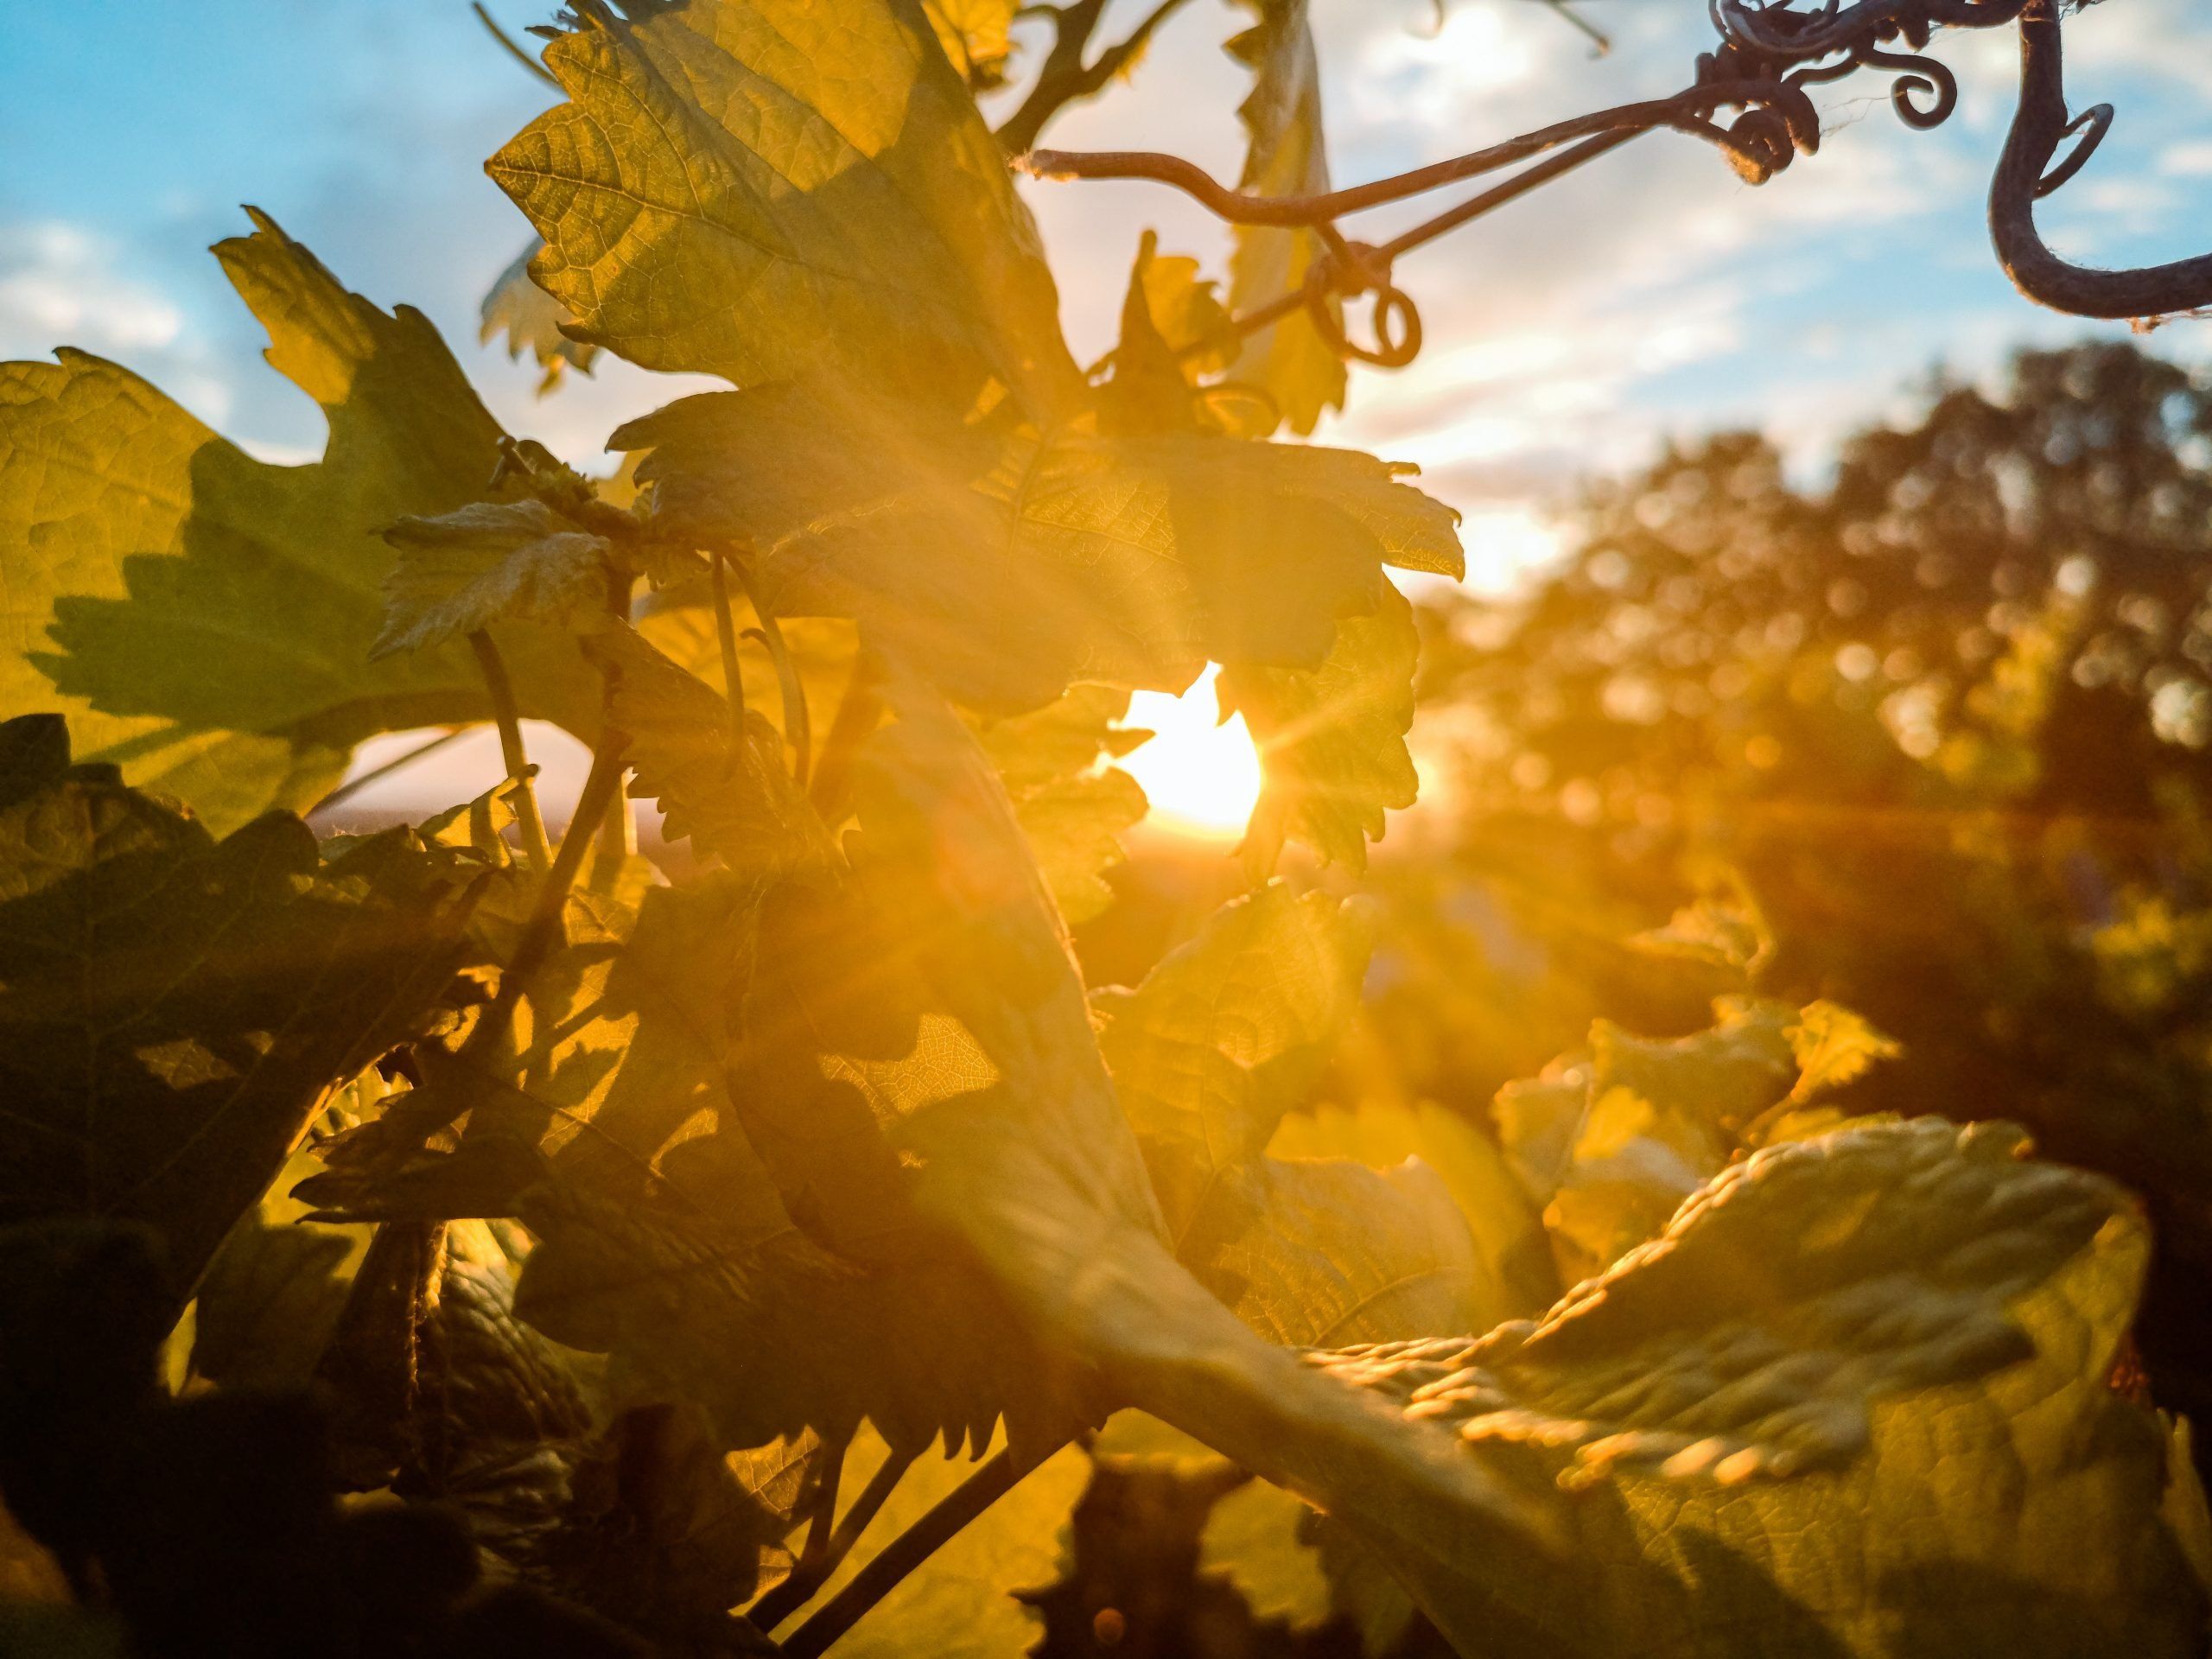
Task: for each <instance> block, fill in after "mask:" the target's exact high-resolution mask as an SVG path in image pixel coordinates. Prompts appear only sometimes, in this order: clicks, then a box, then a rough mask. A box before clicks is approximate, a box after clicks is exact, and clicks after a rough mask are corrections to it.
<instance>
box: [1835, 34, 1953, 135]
mask: <svg viewBox="0 0 2212 1659" xmlns="http://www.w3.org/2000/svg"><path fill="white" fill-rule="evenodd" d="M1860 56H1861V58H1862V59H1863V60H1864V61H1866V62H1867V63H1871V64H1872V65H1873V66H1874V67H1877V68H1879V69H1894V70H1897V71H1899V72H1900V73H1898V75H1897V79H1896V80H1894V81H1892V82H1891V85H1890V104H1891V107H1892V108H1894V109H1895V110H1896V111H1897V119H1898V120H1900V121H1902V122H1904V124H1905V125H1907V126H1908V127H1912V128H1915V129H1916V130H1920V131H1923V132H1925V131H1926V130H1928V129H1929V128H1930V127H1940V126H1942V124H1944V123H1945V122H1946V121H1948V120H1949V119H1950V118H1951V113H1952V111H1955V110H1956V109H1957V108H1958V107H1959V81H1958V77H1957V76H1955V75H1954V74H1953V73H1951V72H1950V70H1949V69H1948V67H1945V66H1944V65H1943V64H1941V63H1939V62H1937V61H1936V60H1935V59H1934V58H1926V57H1918V56H1916V55H1914V54H1910V53H1905V52H1885V51H1883V50H1882V49H1881V48H1879V47H1868V48H1866V50H1865V52H1863V53H1862V54H1860ZM1923 92H1928V93H1933V94H1934V96H1935V101H1934V102H1933V103H1931V104H1929V105H1921V104H1919V103H1917V102H1916V101H1915V98H1916V94H1918V93H1923Z"/></svg>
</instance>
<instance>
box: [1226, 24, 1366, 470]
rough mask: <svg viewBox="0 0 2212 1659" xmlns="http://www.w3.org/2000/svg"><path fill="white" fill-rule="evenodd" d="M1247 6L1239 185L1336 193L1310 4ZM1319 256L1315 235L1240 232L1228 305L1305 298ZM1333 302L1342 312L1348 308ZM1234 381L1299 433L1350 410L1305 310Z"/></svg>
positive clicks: (1251, 348)
mask: <svg viewBox="0 0 2212 1659" xmlns="http://www.w3.org/2000/svg"><path fill="white" fill-rule="evenodd" d="M1243 3H1245V4H1247V5H1249V6H1250V7H1251V9H1252V10H1255V11H1256V12H1257V13H1258V14H1259V22H1257V23H1256V24H1255V25H1254V26H1253V27H1252V28H1250V29H1247V30H1246V31H1245V32H1244V33H1243V34H1241V35H1238V36H1237V37H1236V39H1235V40H1233V41H1230V43H1229V50H1230V54H1231V55H1232V56H1234V57H1236V59H1237V60H1239V61H1241V62H1243V63H1245V64H1248V65H1249V66H1250V67H1251V70H1252V74H1253V80H1252V91H1251V94H1250V96H1249V97H1248V98H1246V99H1245V100H1244V102H1243V105H1241V106H1239V108H1238V110H1237V111H1236V114H1237V118H1238V119H1240V120H1241V121H1243V124H1244V130H1245V134H1246V137H1247V139H1248V148H1247V149H1246V151H1245V156H1244V170H1243V175H1242V176H1241V177H1240V178H1239V179H1238V181H1237V188H1239V189H1241V190H1243V191H1245V192H1247V193H1248V194H1252V195H1257V196H1306V195H1319V194H1323V193H1325V191H1327V189H1328V188H1329V157H1328V150H1327V147H1326V145H1325V143H1324V141H1323V138H1322V131H1321V69H1320V63H1319V60H1318V59H1317V57H1316V56H1315V54H1314V51H1313V29H1312V26H1311V25H1310V24H1309V23H1308V22H1307V21H1306V0H1243ZM1322 254H1323V249H1322V245H1321V240H1320V238H1319V237H1318V236H1317V235H1315V234H1314V232H1312V231H1309V230H1296V229H1283V228H1280V227H1276V226H1258V225H1240V226H1237V228H1236V251H1235V252H1234V253H1233V254H1231V256H1230V267H1229V269H1230V287H1229V303H1230V309H1231V310H1233V311H1236V312H1238V313H1243V312H1247V311H1251V310H1255V309H1257V308H1259V307H1261V306H1262V305H1266V304H1268V303H1270V302H1273V301H1274V300H1278V299H1280V298H1281V297H1282V296H1284V295H1286V294H1294V293H1296V292H1298V291H1299V289H1300V288H1302V287H1303V286H1304V285H1305V283H1306V274H1307V273H1308V272H1309V271H1310V270H1312V269H1313V264H1314V262H1315V260H1316V259H1318V258H1319V257H1321V256H1322ZM1329 304H1330V305H1331V306H1332V308H1334V309H1335V310H1336V311H1337V312H1338V314H1339V315H1341V312H1342V303H1341V302H1338V301H1336V300H1333V299H1332V300H1331V301H1330V302H1329ZM1230 378H1232V379H1236V380H1247V381H1250V382H1252V383H1254V384H1255V385H1260V386H1262V387H1265V388H1266V389H1267V391H1268V392H1269V393H1271V394H1272V395H1273V396H1274V400H1275V403H1276V404H1277V405H1278V407H1280V409H1281V411H1282V415H1283V418H1284V419H1285V420H1286V421H1287V422H1288V423H1289V424H1290V427H1291V429H1292V430H1293V431H1294V432H1298V433H1300V434H1305V433H1308V432H1311V431H1312V430H1313V428H1314V427H1315V425H1316V424H1317V423H1319V420H1320V418H1321V416H1322V415H1323V413H1324V412H1325V411H1326V410H1332V409H1342V408H1343V407H1344V360H1343V359H1341V358H1339V357H1338V355H1337V354H1336V353H1335V351H1334V350H1332V348H1331V346H1330V345H1329V343H1328V341H1327V340H1324V339H1323V338H1322V337H1321V333H1320V330H1319V329H1318V328H1316V327H1314V326H1313V318H1312V317H1310V316H1308V315H1306V313H1305V312H1304V311H1303V310H1299V311H1294V312H1293V313H1292V314H1291V315H1289V316H1287V317H1285V318H1284V319H1283V320H1282V321H1280V322H1276V323H1271V324H1270V325H1268V327H1265V328H1262V329H1260V330H1258V331H1256V332H1255V333H1254V334H1252V335H1251V336H1250V337H1249V339H1248V340H1246V341H1245V344H1244V349H1243V353H1242V354H1241V355H1239V357H1238V358H1237V359H1236V361H1235V363H1233V364H1232V365H1230Z"/></svg>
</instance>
